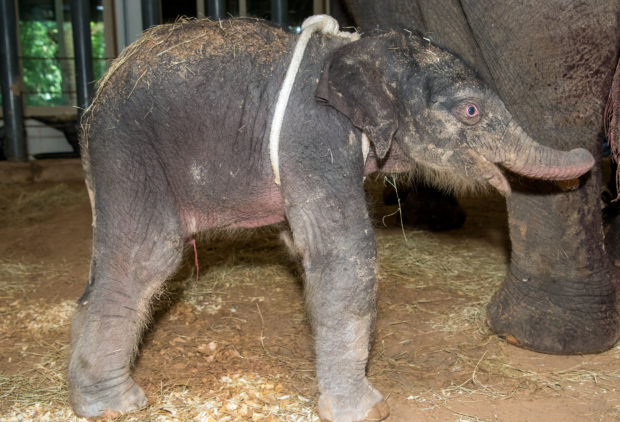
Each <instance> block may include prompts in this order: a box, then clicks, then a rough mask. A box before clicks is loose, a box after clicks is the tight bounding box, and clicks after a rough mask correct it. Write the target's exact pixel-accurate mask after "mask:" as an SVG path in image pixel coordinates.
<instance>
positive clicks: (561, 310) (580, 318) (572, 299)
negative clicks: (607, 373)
mask: <svg viewBox="0 0 620 422" xmlns="http://www.w3.org/2000/svg"><path fill="white" fill-rule="evenodd" d="M606 284H609V285H608V286H607V288H606V287H605V285H606ZM612 284H613V282H611V283H606V282H605V281H602V282H601V283H594V282H593V283H584V282H583V281H582V282H577V283H571V282H568V281H566V280H546V281H540V280H537V279H535V278H530V277H527V276H525V275H520V276H515V273H514V272H513V271H512V270H511V271H510V273H509V275H508V277H507V278H506V280H505V281H504V283H503V284H502V285H501V287H500V288H499V290H498V291H497V292H496V293H495V295H494V296H493V298H492V299H491V302H490V303H489V305H488V307H487V321H488V323H489V325H490V327H491V329H492V330H493V331H495V332H496V333H497V334H499V335H500V336H503V337H505V338H506V340H507V341H508V342H509V343H512V344H515V345H517V346H519V347H523V348H526V349H530V350H534V351H537V352H543V353H555V354H580V353H597V352H601V351H604V350H607V349H609V348H611V347H612V346H613V345H614V344H615V343H616V341H617V340H618V336H619V330H618V323H619V318H618V311H617V309H616V291H615V288H614V286H613V285H612Z"/></svg>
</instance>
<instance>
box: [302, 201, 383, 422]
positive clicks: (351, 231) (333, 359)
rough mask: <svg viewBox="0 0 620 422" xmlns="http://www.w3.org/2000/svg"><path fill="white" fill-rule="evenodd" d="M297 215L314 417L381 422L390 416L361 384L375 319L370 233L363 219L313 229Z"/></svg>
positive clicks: (310, 220)
mask: <svg viewBox="0 0 620 422" xmlns="http://www.w3.org/2000/svg"><path fill="white" fill-rule="evenodd" d="M358 210H359V209H358ZM291 214H294V212H292V213H291ZM301 214H302V215H303V216H300V218H295V217H294V216H291V217H292V218H291V219H290V221H291V226H292V228H293V234H294V236H295V243H296V245H297V247H298V248H300V250H301V252H302V254H303V264H304V269H305V272H306V288H305V290H306V300H307V306H308V310H309V313H310V315H311V317H312V323H313V328H314V333H315V342H316V344H315V350H316V359H317V363H316V365H317V369H316V370H317V378H318V383H319V390H320V392H321V396H320V398H319V415H320V417H321V419H322V420H325V421H333V422H336V421H337V422H352V421H364V420H375V421H376V420H381V419H383V418H385V417H387V415H388V413H389V411H388V408H387V404H386V403H385V402H384V401H383V396H382V395H381V394H380V393H379V392H378V391H377V390H376V389H375V388H373V387H372V385H371V384H370V382H369V381H368V379H367V378H366V364H367V362H368V355H369V348H370V338H371V333H372V330H373V325H374V324H373V322H374V317H375V291H376V276H375V265H376V246H375V242H374V235H373V232H372V228H371V226H370V223H369V221H368V218H367V216H366V215H363V217H364V218H363V220H362V221H359V222H358V224H355V223H354V222H352V221H351V220H349V221H347V223H343V224H341V225H340V224H337V225H336V226H337V227H330V226H331V225H330V224H316V220H315V218H314V216H312V215H311V214H312V213H308V212H301ZM328 220H329V219H328ZM321 221H324V220H323V219H321Z"/></svg>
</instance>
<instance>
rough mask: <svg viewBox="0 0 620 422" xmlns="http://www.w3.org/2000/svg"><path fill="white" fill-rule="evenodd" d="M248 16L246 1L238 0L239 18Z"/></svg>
mask: <svg viewBox="0 0 620 422" xmlns="http://www.w3.org/2000/svg"><path fill="white" fill-rule="evenodd" d="M247 15H248V3H247V0H239V16H241V17H246V16H247Z"/></svg>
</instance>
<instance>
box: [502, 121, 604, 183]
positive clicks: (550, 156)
mask: <svg viewBox="0 0 620 422" xmlns="http://www.w3.org/2000/svg"><path fill="white" fill-rule="evenodd" d="M504 141H505V145H506V146H509V145H513V146H514V147H513V148H510V147H508V148H507V151H508V152H507V153H506V157H505V160H501V161H500V163H501V164H502V165H503V166H504V167H506V168H507V169H509V170H511V171H513V172H515V173H517V174H520V175H523V176H527V177H531V178H535V179H545V180H570V179H576V178H578V177H579V176H581V175H583V174H585V173H587V172H588V171H589V170H590V169H591V168H592V166H593V165H594V157H592V154H590V153H589V152H588V151H587V150H585V149H583V148H576V149H573V150H570V151H567V152H566V151H558V150H555V149H552V148H548V147H545V146H542V145H540V144H539V143H537V142H536V141H534V140H533V139H532V138H530V136H529V135H528V134H527V133H525V131H524V130H523V129H522V128H521V126H519V125H518V124H517V123H515V122H514V120H513V121H511V122H510V124H509V125H508V129H507V130H506V135H505V137H504Z"/></svg>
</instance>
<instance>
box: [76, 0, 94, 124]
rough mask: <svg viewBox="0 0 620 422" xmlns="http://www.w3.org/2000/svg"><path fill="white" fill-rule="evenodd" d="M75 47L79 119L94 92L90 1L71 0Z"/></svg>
mask: <svg viewBox="0 0 620 422" xmlns="http://www.w3.org/2000/svg"><path fill="white" fill-rule="evenodd" d="M71 24H72V25H73V49H74V51H75V82H76V83H75V85H76V88H77V106H78V121H79V119H80V118H81V117H82V112H83V111H84V110H86V109H87V108H88V105H89V104H90V100H91V98H92V94H93V85H92V82H94V79H95V77H94V76H93V47H92V43H91V39H90V2H89V1H84V0H71Z"/></svg>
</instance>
